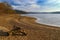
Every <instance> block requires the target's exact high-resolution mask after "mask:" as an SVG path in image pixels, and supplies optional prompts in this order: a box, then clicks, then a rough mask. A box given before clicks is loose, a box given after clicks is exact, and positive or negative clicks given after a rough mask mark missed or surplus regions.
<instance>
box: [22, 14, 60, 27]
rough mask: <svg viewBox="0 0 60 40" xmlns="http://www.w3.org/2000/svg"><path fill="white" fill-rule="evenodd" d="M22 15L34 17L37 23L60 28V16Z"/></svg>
mask: <svg viewBox="0 0 60 40" xmlns="http://www.w3.org/2000/svg"><path fill="white" fill-rule="evenodd" d="M22 15H23V16H30V17H36V18H37V22H38V23H42V24H48V25H53V26H60V14H22Z"/></svg>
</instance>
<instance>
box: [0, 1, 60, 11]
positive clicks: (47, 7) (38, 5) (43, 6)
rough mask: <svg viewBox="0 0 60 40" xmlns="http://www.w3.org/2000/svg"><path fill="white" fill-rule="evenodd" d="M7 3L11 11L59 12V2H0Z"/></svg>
mask: <svg viewBox="0 0 60 40" xmlns="http://www.w3.org/2000/svg"><path fill="white" fill-rule="evenodd" d="M0 2H8V3H9V4H10V5H11V6H12V7H13V9H17V10H23V11H27V12H53V11H60V0H0Z"/></svg>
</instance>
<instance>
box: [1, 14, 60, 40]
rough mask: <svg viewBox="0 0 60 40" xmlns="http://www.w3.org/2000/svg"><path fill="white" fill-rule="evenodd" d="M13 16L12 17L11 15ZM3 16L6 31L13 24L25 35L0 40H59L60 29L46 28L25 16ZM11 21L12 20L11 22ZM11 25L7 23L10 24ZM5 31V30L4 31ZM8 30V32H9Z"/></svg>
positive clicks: (10, 36)
mask: <svg viewBox="0 0 60 40" xmlns="http://www.w3.org/2000/svg"><path fill="white" fill-rule="evenodd" d="M12 16H13V15H12ZM12 16H9V17H8V16H6V15H5V16H4V17H5V19H9V18H10V19H9V20H8V21H6V22H5V23H6V25H7V27H6V26H2V27H5V28H6V29H9V30H11V28H12V27H13V24H12V23H14V25H16V26H19V27H20V28H22V31H24V32H25V33H26V34H27V35H26V36H12V35H11V34H10V35H9V36H0V40H60V28H59V27H54V26H48V25H43V24H39V23H36V22H35V21H36V20H37V19H36V18H32V17H27V16H17V17H15V16H13V17H12ZM12 19H13V20H12ZM3 21H4V20H3ZM11 21H12V23H8V22H11ZM9 25H10V26H9ZM8 26H9V27H8ZM4 30H5V29H4ZM9 30H8V31H9Z"/></svg>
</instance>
